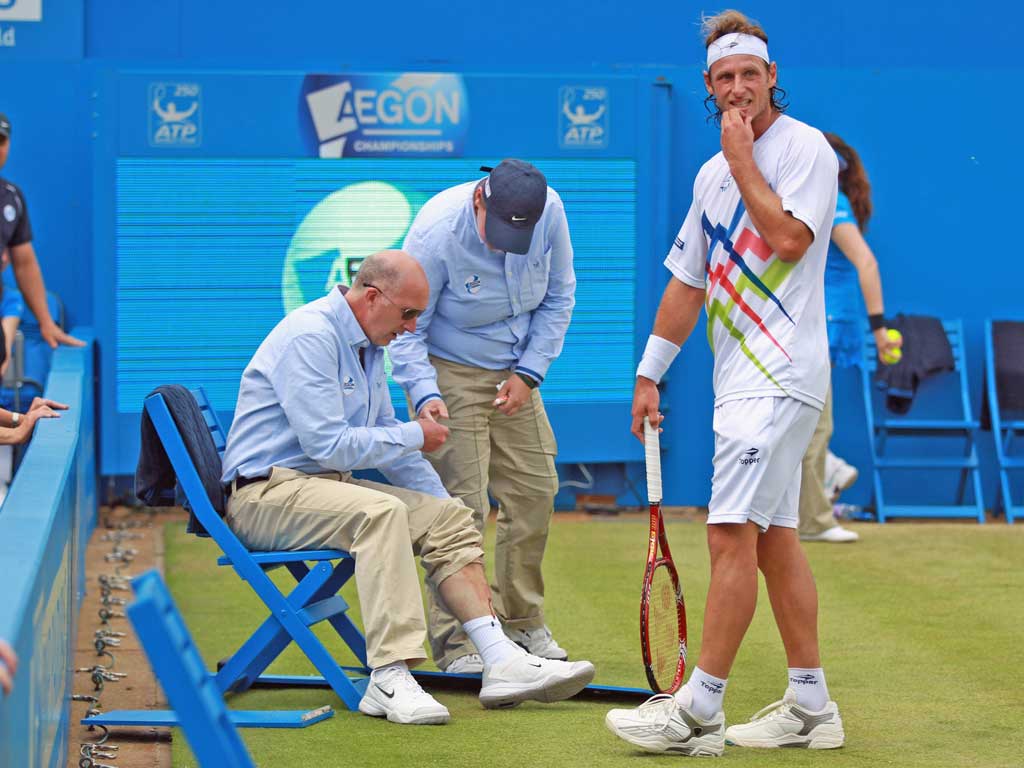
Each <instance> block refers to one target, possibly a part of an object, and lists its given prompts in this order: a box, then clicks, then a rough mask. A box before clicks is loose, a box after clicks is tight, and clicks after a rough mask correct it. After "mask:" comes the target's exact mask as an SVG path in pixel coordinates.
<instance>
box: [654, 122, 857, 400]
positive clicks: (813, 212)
mask: <svg viewBox="0 0 1024 768" xmlns="http://www.w3.org/2000/svg"><path fill="white" fill-rule="evenodd" d="M754 161H755V162H756V163H757V167H758V168H759V169H760V171H761V174H762V175H763V176H764V178H765V181H767V182H768V185H769V186H770V187H771V188H772V190H773V191H774V192H775V194H777V195H778V196H779V197H781V198H782V207H783V209H784V210H786V211H789V212H790V213H791V214H792V215H793V216H794V217H796V218H797V219H799V220H800V221H802V222H803V223H804V224H806V225H807V226H808V228H809V229H810V230H811V233H812V234H813V235H814V240H813V242H812V243H811V246H810V248H808V249H807V253H805V254H804V256H803V258H802V259H800V261H798V262H796V263H795V264H786V263H784V262H783V261H781V260H779V258H778V257H777V256H776V255H775V253H774V252H773V251H772V250H771V247H770V246H769V245H768V244H767V243H766V242H765V241H764V240H762V239H761V237H760V235H759V234H758V232H757V230H756V229H755V227H754V224H753V222H752V221H751V219H750V216H749V215H748V214H747V211H746V207H745V206H744V204H743V200H742V199H741V198H740V190H739V188H738V187H737V185H736V183H735V182H734V181H733V178H732V174H731V173H730V171H729V163H728V162H726V160H725V157H724V156H723V155H722V153H721V152H719V153H718V154H717V155H715V156H714V157H712V158H711V159H710V160H708V162H706V163H705V164H704V166H703V167H702V168H701V169H700V172H699V173H698V174H697V179H696V181H694V184H693V203H692V204H691V205H690V211H689V213H687V215H686V220H685V221H684V222H683V226H682V229H680V230H679V236H678V237H677V238H676V240H675V243H674V244H673V246H672V250H671V251H669V254H668V258H667V259H666V260H665V266H667V267H668V268H669V269H670V270H671V271H672V274H673V275H675V276H676V277H677V278H678V279H679V280H681V281H682V282H684V283H686V284H687V285H690V286H693V287H694V288H704V289H706V291H707V294H706V296H705V309H706V310H707V313H708V341H709V342H710V343H711V348H712V350H713V351H714V353H715V405H719V404H721V403H723V402H726V401H729V400H737V399H740V398H745V397H765V396H768V397H773V396H774V397H779V396H781V397H792V398H795V399H797V400H800V401H802V402H805V403H807V404H808V405H811V406H813V407H815V408H818V409H819V410H820V409H821V408H822V407H824V404H825V393H826V391H827V389H828V381H829V360H828V338H827V336H826V333H825V296H824V293H825V291H824V274H825V258H826V255H827V253H828V243H829V238H830V237H831V234H832V216H833V215H834V214H835V210H836V191H837V179H838V172H839V165H838V162H837V160H836V156H835V153H834V152H833V151H832V148H831V147H830V146H829V144H828V142H827V141H826V140H825V137H824V136H823V135H822V134H821V132H820V131H818V130H817V129H815V128H812V127H811V126H809V125H806V124H805V123H801V122H800V121H798V120H794V119H793V118H791V117H786V116H785V115H782V116H780V117H779V118H777V119H776V120H775V122H774V123H772V125H771V127H769V128H768V130H767V131H765V132H764V134H762V136H761V137H760V138H759V139H758V140H757V141H756V142H754Z"/></svg>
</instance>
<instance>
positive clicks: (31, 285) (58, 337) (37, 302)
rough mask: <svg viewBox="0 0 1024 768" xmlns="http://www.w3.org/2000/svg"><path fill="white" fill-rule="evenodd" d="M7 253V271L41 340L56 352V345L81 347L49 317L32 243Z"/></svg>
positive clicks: (43, 287)
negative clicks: (30, 311)
mask: <svg viewBox="0 0 1024 768" xmlns="http://www.w3.org/2000/svg"><path fill="white" fill-rule="evenodd" d="M10 252H11V267H12V268H13V269H14V278H15V279H16V280H17V281H18V289H19V290H20V291H21V295H22V296H23V297H24V299H25V303H26V304H27V305H28V308H29V309H30V310H32V314H33V315H35V316H36V320H38V321H39V333H40V334H41V335H42V337H43V340H44V341H45V342H46V343H47V344H49V345H50V347H51V348H53V349H56V348H57V345H58V344H66V345H67V346H69V347H84V346H85V342H84V341H82V340H81V339H76V338H75V337H74V336H71V335H70V334H67V333H65V332H64V331H62V330H61V328H60V326H59V325H57V323H55V322H54V320H53V318H52V317H51V316H50V308H49V306H48V305H47V303H46V284H45V283H44V282H43V272H42V270H41V269H39V260H38V259H37V258H36V251H35V248H33V247H32V241H28V242H24V243H21V244H19V245H12V246H11V247H10Z"/></svg>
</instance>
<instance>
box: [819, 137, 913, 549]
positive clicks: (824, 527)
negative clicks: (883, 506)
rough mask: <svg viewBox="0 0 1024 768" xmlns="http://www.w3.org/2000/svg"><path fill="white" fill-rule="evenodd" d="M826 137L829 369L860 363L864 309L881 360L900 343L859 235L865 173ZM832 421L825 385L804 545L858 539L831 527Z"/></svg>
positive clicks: (841, 466) (841, 465) (865, 211)
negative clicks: (831, 200)
mask: <svg viewBox="0 0 1024 768" xmlns="http://www.w3.org/2000/svg"><path fill="white" fill-rule="evenodd" d="M825 138H826V139H827V140H828V143H829V144H830V145H831V146H832V149H833V150H835V153H836V157H837V158H838V159H839V196H838V198H837V200H836V215H835V218H834V219H833V220H832V239H831V242H829V246H828V260H827V261H826V262H825V314H826V319H827V328H828V346H829V355H830V357H831V358H832V365H833V366H834V367H839V368H844V367H847V366H851V365H857V364H858V362H859V361H860V350H861V337H860V334H861V329H862V327H863V325H862V320H861V318H862V317H863V315H864V309H865V307H866V308H867V316H868V323H869V325H870V327H871V330H872V332H873V334H874V337H875V344H876V346H877V347H878V356H879V359H880V360H881V359H882V357H883V356H885V355H888V354H889V353H891V351H892V350H894V349H896V348H898V347H899V346H900V345H901V343H902V342H900V341H894V340H893V339H890V338H889V337H888V334H887V331H888V329H887V328H886V327H885V319H884V313H885V306H884V304H883V302H882V278H881V275H880V274H879V271H878V261H877V259H875V254H874V253H872V252H871V248H870V247H869V246H868V244H867V242H866V241H865V240H864V235H863V232H864V230H865V229H866V228H867V225H868V220H869V219H870V218H871V184H870V183H869V182H868V176H867V172H866V171H865V170H864V165H863V163H861V160H860V156H859V155H858V154H857V152H856V151H855V150H854V149H853V147H851V146H850V145H849V144H847V143H846V142H845V141H843V140H842V139H841V138H840V137H839V136H837V135H836V134H834V133H825ZM858 286H859V290H858ZM861 296H863V302H862V301H861ZM832 423H833V422H832V388H831V387H829V393H828V398H827V399H826V401H825V408H824V410H823V411H822V413H821V418H820V419H819V421H818V425H817V427H816V428H815V430H814V436H813V437H812V438H811V444H810V446H808V448H807V453H806V455H805V456H804V460H803V463H802V465H801V470H800V474H801V479H800V538H801V539H802V540H803V541H824V542H830V543H843V542H852V541H856V540H857V539H858V538H859V536H858V534H857V532H856V531H851V530H849V529H847V528H843V527H842V526H841V525H838V524H836V521H835V518H834V517H833V515H832V496H833V492H834V491H833V487H832V486H833V482H835V481H832V482H830V481H829V480H828V479H827V476H828V475H829V474H830V473H827V472H826V464H827V463H829V460H828V456H827V455H828V442H829V440H830V439H831V438H832ZM835 462H838V465H837V468H836V469H833V471H832V473H831V474H833V475H834V474H836V473H839V474H840V475H842V474H845V475H846V477H847V479H846V480H842V481H839V485H840V489H842V488H845V487H848V486H850V485H852V484H853V482H854V481H855V480H856V479H857V472H856V470H855V469H853V468H852V467H849V465H847V464H846V463H845V462H843V461H842V459H838V458H834V459H833V460H832V463H835Z"/></svg>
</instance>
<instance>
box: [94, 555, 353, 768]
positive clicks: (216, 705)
mask: <svg viewBox="0 0 1024 768" xmlns="http://www.w3.org/2000/svg"><path fill="white" fill-rule="evenodd" d="M132 589H133V590H134V592H135V601H134V602H133V603H132V604H131V605H129V606H128V609H127V614H128V618H129V619H130V620H131V622H132V626H133V627H135V632H136V634H137V635H138V636H139V640H140V641H141V643H142V648H143V650H145V652H146V656H147V658H148V659H149V663H150V666H152V667H153V672H154V673H155V674H156V677H157V679H158V680H159V681H160V685H161V687H162V688H163V689H164V693H166V694H167V700H168V701H169V702H170V704H171V707H173V709H172V710H166V711H164V710H157V711H152V710H119V711H113V712H106V713H104V714H100V715H94V716H93V717H87V718H85V719H84V720H82V723H83V724H85V725H90V726H98V727H101V728H103V729H107V728H109V727H111V726H164V727H170V726H175V725H177V726H181V728H182V729H183V730H184V731H185V737H186V738H187V739H188V743H189V746H190V747H192V753H193V754H194V755H195V756H196V759H197V760H198V761H199V764H200V765H204V766H217V767H218V768H249V767H250V766H253V767H254V766H255V764H254V763H253V761H252V758H250V756H249V753H248V751H247V750H246V748H245V745H244V744H243V743H242V739H241V738H240V737H239V735H238V730H237V729H238V727H258V728H270V727H275V728H304V727H306V726H308V725H312V724H313V723H318V722H320V721H321V720H325V719H327V718H329V717H332V716H333V715H334V711H333V710H332V709H331V708H330V707H321V708H320V709H315V710H311V711H309V712H301V711H279V712H271V711H250V712H242V711H233V710H229V709H228V708H227V707H226V706H225V705H224V699H223V697H222V696H221V692H220V691H219V690H218V689H217V684H216V681H215V680H214V678H213V676H212V675H210V674H209V673H208V672H207V671H206V667H205V665H204V664H203V660H202V658H201V657H200V656H199V652H198V650H197V649H196V647H195V643H193V642H192V637H191V635H190V634H189V631H188V628H187V627H186V626H185V622H184V621H183V620H182V618H181V614H180V613H179V612H178V609H177V607H176V606H175V605H174V600H173V599H172V598H171V593H170V592H169V591H168V590H167V587H166V585H165V584H164V582H163V580H162V579H161V578H160V574H158V573H157V572H156V571H147V572H146V573H143V574H141V575H139V576H137V577H135V578H134V579H132Z"/></svg>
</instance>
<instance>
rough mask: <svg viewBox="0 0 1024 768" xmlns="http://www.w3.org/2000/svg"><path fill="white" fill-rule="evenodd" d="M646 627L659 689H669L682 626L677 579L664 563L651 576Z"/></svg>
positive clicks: (674, 671) (676, 658) (677, 660)
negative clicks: (673, 577) (677, 599)
mask: <svg viewBox="0 0 1024 768" xmlns="http://www.w3.org/2000/svg"><path fill="white" fill-rule="evenodd" d="M647 630H648V642H649V643H650V651H651V669H652V671H653V673H654V677H655V679H656V680H657V682H658V687H659V689H661V690H663V691H664V690H668V689H670V688H671V687H672V685H673V683H674V682H675V677H676V669H677V667H678V665H679V656H680V647H679V642H680V628H679V612H678V609H677V602H676V586H675V582H674V581H673V579H672V574H671V572H670V571H669V569H668V568H666V567H664V566H660V567H658V568H655V569H654V573H653V574H652V577H651V597H650V604H649V610H648V619H647Z"/></svg>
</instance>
